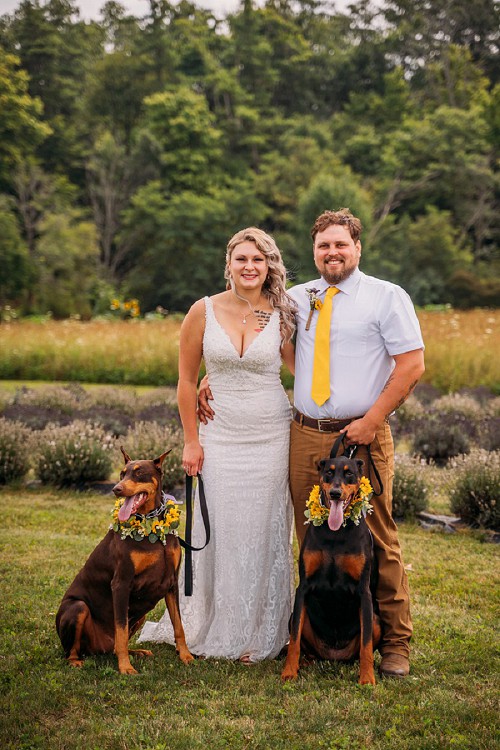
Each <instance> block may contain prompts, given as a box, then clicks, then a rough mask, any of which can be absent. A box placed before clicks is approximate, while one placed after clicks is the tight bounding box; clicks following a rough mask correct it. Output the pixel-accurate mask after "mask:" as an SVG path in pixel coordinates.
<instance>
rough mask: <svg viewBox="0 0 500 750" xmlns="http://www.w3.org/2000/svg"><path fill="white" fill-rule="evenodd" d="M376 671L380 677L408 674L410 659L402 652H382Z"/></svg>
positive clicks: (404, 675)
mask: <svg viewBox="0 0 500 750" xmlns="http://www.w3.org/2000/svg"><path fill="white" fill-rule="evenodd" d="M378 671H379V672H380V675H381V677H399V678H401V677H406V676H407V675H409V674H410V661H409V659H408V657H407V656H403V655H402V654H384V655H383V656H382V661H381V662H380V667H379V668H378Z"/></svg>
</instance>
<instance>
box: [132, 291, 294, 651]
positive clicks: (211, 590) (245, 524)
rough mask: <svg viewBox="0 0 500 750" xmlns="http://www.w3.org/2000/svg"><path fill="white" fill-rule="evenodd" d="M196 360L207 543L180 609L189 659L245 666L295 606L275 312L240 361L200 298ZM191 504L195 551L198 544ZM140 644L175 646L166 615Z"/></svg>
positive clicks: (277, 634) (199, 529) (198, 524)
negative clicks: (209, 398) (203, 380)
mask: <svg viewBox="0 0 500 750" xmlns="http://www.w3.org/2000/svg"><path fill="white" fill-rule="evenodd" d="M205 314H206V326H205V334H204V339H203V356H204V359H205V365H206V368H207V372H208V375H209V380H210V388H211V390H212V393H213V396H214V401H213V408H214V411H215V417H214V419H213V421H210V422H209V424H208V425H201V426H200V439H201V443H202V445H203V449H204V453H205V461H204V466H203V481H204V485H205V494H206V498H207V504H208V510H209V514H210V525H211V540H210V543H209V545H208V546H207V547H206V548H205V549H204V550H203V551H201V552H194V553H193V567H194V570H193V595H192V596H191V597H185V596H184V592H183V587H184V574H183V567H182V569H181V575H180V583H179V587H180V605H181V614H182V621H183V625H184V630H185V633H186V640H187V644H188V647H189V649H190V650H191V652H192V653H194V654H197V655H200V656H207V657H225V658H228V659H239V658H240V657H242V656H249V657H250V660H252V661H259V660H261V659H265V658H268V657H269V658H273V657H275V656H276V655H277V654H278V653H279V652H280V650H281V649H282V647H283V646H284V645H285V643H286V642H287V640H288V620H289V617H290V613H291V609H292V601H293V558H292V547H291V534H292V505H291V500H290V495H289V488H288V451H289V427H290V419H291V407H290V403H289V401H288V398H287V396H286V393H285V391H284V390H283V387H282V385H281V382H280V367H281V358H280V351H279V350H280V327H279V322H280V319H279V313H278V312H277V311H275V312H274V313H273V314H272V315H271V317H270V320H269V323H268V324H267V325H266V327H265V328H264V329H263V330H262V331H261V332H260V333H259V334H258V336H257V338H256V339H255V340H254V341H252V343H251V344H250V345H249V347H248V348H247V349H246V351H245V352H244V353H243V355H242V356H240V355H239V353H238V352H237V351H236V349H235V347H234V345H233V343H232V342H231V340H230V338H229V336H228V334H227V333H226V331H225V330H224V329H223V328H222V326H221V325H220V324H219V322H218V320H217V318H216V316H215V313H214V310H213V305H212V301H211V299H210V298H209V297H206V298H205ZM204 540H205V538H204V527H203V521H202V518H201V514H200V511H199V502H198V498H197V497H196V498H195V513H194V528H193V544H194V545H195V546H201V545H202V544H203V543H204ZM139 640H140V641H160V642H163V641H166V642H168V643H173V631H172V626H171V623H170V618H169V616H168V613H167V612H165V614H164V616H163V617H162V619H161V620H160V621H159V622H158V623H153V622H147V623H146V624H145V625H144V628H143V630H142V633H141V636H140V638H139Z"/></svg>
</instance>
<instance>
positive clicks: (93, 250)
mask: <svg viewBox="0 0 500 750" xmlns="http://www.w3.org/2000/svg"><path fill="white" fill-rule="evenodd" d="M35 268H36V271H37V284H36V293H35V297H34V300H33V307H34V309H35V310H37V311H38V312H41V313H46V312H49V311H50V312H52V314H53V315H54V317H56V318H67V317H69V316H71V315H73V316H78V317H81V318H84V319H88V318H90V317H91V316H92V312H93V310H92V304H91V300H92V298H93V296H94V291H95V288H96V287H97V286H98V284H99V279H100V276H101V273H100V268H99V248H98V245H97V239H96V232H95V227H94V225H93V224H92V223H91V222H88V221H85V220H82V219H81V218H80V217H79V216H78V214H76V213H74V212H73V213H72V212H70V211H67V212H66V213H64V214H49V215H47V216H46V217H45V218H44V220H43V222H42V225H41V235H40V240H39V242H38V244H37V252H36V258H35Z"/></svg>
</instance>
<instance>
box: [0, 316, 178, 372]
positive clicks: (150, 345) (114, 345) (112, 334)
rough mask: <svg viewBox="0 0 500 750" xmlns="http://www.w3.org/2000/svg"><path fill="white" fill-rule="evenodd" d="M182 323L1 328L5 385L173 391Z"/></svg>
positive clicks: (0, 365)
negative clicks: (55, 383)
mask: <svg viewBox="0 0 500 750" xmlns="http://www.w3.org/2000/svg"><path fill="white" fill-rule="evenodd" d="M179 331H180V322H179V320H178V319H175V318H167V319H166V320H155V321H144V320H134V321H90V322H85V323H84V322H80V321H73V320H71V321H70V320H65V321H49V322H44V323H31V322H27V321H26V322H25V321H20V322H16V323H11V324H7V325H1V326H0V350H1V351H2V356H1V358H0V379H4V380H8V379H24V380H70V381H73V380H77V381H81V382H88V383H118V384H119V383H132V384H135V385H173V384H174V383H176V382H177V357H178V348H179Z"/></svg>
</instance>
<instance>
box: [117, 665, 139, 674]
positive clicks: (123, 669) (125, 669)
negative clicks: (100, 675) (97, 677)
mask: <svg viewBox="0 0 500 750" xmlns="http://www.w3.org/2000/svg"><path fill="white" fill-rule="evenodd" d="M118 671H119V672H120V674H139V673H138V671H137V669H134V668H133V666H132V664H119V665H118Z"/></svg>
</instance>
